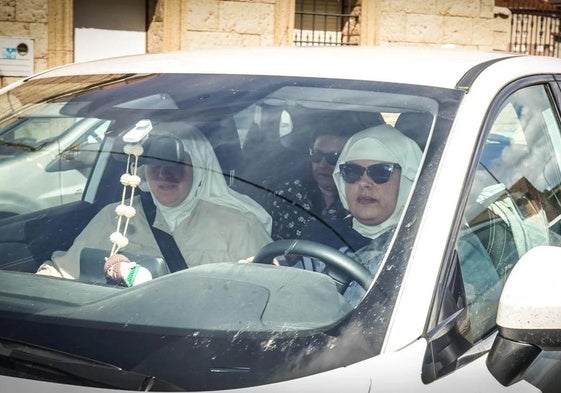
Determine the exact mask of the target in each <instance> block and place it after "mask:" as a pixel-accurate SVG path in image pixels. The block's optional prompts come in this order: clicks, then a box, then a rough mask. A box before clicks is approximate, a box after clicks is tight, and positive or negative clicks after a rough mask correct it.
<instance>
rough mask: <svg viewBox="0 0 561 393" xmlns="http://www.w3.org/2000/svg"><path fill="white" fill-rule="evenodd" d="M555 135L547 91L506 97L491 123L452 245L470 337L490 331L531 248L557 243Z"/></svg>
mask: <svg viewBox="0 0 561 393" xmlns="http://www.w3.org/2000/svg"><path fill="white" fill-rule="evenodd" d="M560 168H561V133H560V129H559V121H558V119H557V113H556V111H555V109H554V106H553V103H552V100H551V98H550V94H549V93H548V87H547V86H545V85H535V86H530V87H526V88H523V89H521V90H518V91H516V92H515V93H513V94H512V95H511V96H509V97H508V98H507V99H506V100H505V102H504V103H503V104H502V106H501V107H500V109H499V111H498V113H497V115H496V117H495V118H494V119H493V121H492V122H491V125H490V129H489V134H488V138H487V141H486V143H485V146H484V148H483V152H482V156H481V159H480V160H479V162H478V166H477V171H476V174H475V178H474V182H473V185H472V187H471V190H470V193H469V199H468V203H467V205H466V211H465V214H464V217H463V222H464V225H463V227H462V229H461V231H460V236H459V238H458V240H457V243H456V249H457V252H458V258H459V262H460V268H461V273H462V279H463V283H464V290H465V296H466V302H467V308H468V315H469V319H470V327H471V329H470V330H471V332H470V336H471V337H469V339H470V341H472V342H474V341H477V340H479V339H481V338H482V337H483V336H484V335H485V334H486V333H488V332H489V331H490V330H492V329H493V328H494V326H495V317H496V312H497V306H498V300H499V296H500V293H501V290H502V287H503V284H504V281H505V280H506V278H507V276H508V274H509V273H510V271H511V270H512V268H513V266H514V265H515V264H516V263H517V262H518V260H519V259H520V257H521V256H522V255H523V254H524V253H526V252H527V251H528V250H530V249H531V248H533V247H536V246H539V245H547V244H560V240H559V239H560V236H559V233H560V232H559V229H558V225H559V224H558V221H559V217H561V202H560V199H559V195H558V192H559V190H558V189H559V185H560V184H561V169H560Z"/></svg>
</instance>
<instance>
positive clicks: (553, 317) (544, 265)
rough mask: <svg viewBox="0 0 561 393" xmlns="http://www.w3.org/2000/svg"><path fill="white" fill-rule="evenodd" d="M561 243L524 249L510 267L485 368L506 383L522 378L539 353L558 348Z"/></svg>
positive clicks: (560, 344) (560, 343) (560, 341)
mask: <svg viewBox="0 0 561 393" xmlns="http://www.w3.org/2000/svg"><path fill="white" fill-rule="evenodd" d="M560 277H561V247H552V246H540V247H536V248H533V249H532V250H530V251H528V252H527V253H526V254H525V255H524V256H523V257H522V258H521V259H520V261H519V262H518V263H517V264H516V266H515V267H514V268H513V269H512V272H511V273H510V276H509V277H508V279H507V281H506V283H505V286H504V289H503V292H502V294H501V298H500V301H499V309H498V312H497V325H498V327H499V332H498V334H497V337H496V338H495V341H494V342H493V346H492V348H491V351H490V353H489V356H488V357H487V368H488V369H489V371H490V372H491V374H492V375H493V376H494V377H495V378H496V379H497V380H498V381H499V382H500V383H501V384H502V385H504V386H509V385H512V384H513V383H515V382H517V381H519V380H520V379H522V377H523V376H524V373H525V372H526V370H527V369H528V368H529V367H530V365H531V364H532V362H533V361H534V360H535V359H536V358H537V357H538V355H539V354H540V353H541V351H544V350H545V351H561V283H560V282H559V278H560Z"/></svg>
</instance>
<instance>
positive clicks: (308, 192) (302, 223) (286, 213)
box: [266, 176, 347, 240]
mask: <svg viewBox="0 0 561 393" xmlns="http://www.w3.org/2000/svg"><path fill="white" fill-rule="evenodd" d="M310 177H311V176H310ZM266 209H267V210H268V212H269V214H270V215H271V217H272V218H273V228H272V233H271V237H272V238H273V240H281V239H300V238H302V237H303V235H304V228H305V227H306V226H307V225H308V224H309V223H310V222H313V221H315V220H318V221H325V220H341V219H342V218H343V217H345V215H347V212H346V211H345V209H344V208H343V206H342V205H341V202H340V201H339V199H336V200H335V201H334V202H333V203H332V204H331V205H330V206H325V203H324V200H323V196H322V194H321V190H320V189H319V187H318V186H317V184H316V183H315V182H314V181H313V179H309V178H303V179H294V180H290V181H286V182H285V183H283V184H282V186H281V187H280V188H279V189H278V190H277V191H275V192H274V193H272V194H271V200H270V201H269V203H268V206H266Z"/></svg>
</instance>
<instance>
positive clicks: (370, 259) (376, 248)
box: [309, 124, 422, 305]
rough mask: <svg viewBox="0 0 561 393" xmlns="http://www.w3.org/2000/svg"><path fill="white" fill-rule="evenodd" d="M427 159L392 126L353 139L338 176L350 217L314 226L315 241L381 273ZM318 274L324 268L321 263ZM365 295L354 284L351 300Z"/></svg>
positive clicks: (339, 164)
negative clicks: (379, 269) (390, 244)
mask: <svg viewBox="0 0 561 393" xmlns="http://www.w3.org/2000/svg"><path fill="white" fill-rule="evenodd" d="M421 155H422V152H421V149H420V148H419V146H418V145H417V144H416V143H415V142H414V141H413V140H412V139H410V138H408V137H406V136H405V135H403V134H402V133H401V132H400V131H398V130H397V129H395V128H394V127H392V126H390V125H387V124H385V125H381V126H377V127H373V128H369V129H366V130H364V131H361V132H359V133H357V134H355V135H354V136H352V137H351V138H350V139H349V140H348V141H347V143H346V144H345V147H344V148H343V150H342V151H341V154H340V156H339V159H338V161H337V164H336V166H335V171H334V172H333V179H334V180H335V185H336V187H337V191H338V193H339V198H340V200H341V203H342V205H343V207H344V208H345V209H347V210H348V211H349V212H350V215H349V216H348V217H347V218H345V219H344V220H343V221H341V222H339V223H333V224H334V227H333V228H331V229H330V230H326V229H325V227H320V226H317V225H316V224H311V227H310V232H309V239H310V240H315V241H319V242H322V243H325V244H328V245H329V246H331V247H334V248H337V249H339V250H340V251H343V252H346V253H348V254H350V255H351V256H352V257H353V258H355V259H357V260H358V261H360V262H361V263H362V264H363V265H364V266H365V267H367V268H368V269H369V270H370V271H371V272H372V273H373V274H374V273H376V271H377V270H378V267H379V265H380V262H381V260H382V257H383V255H384V253H385V251H386V249H387V246H388V244H389V242H390V240H391V238H392V235H393V232H394V230H395V228H396V226H397V223H398V221H399V219H400V217H401V213H402V211H403V208H404V206H405V202H406V201H407V198H408V197H409V192H410V191H411V187H412V185H413V180H414V178H415V175H416V174H417V170H418V169H419V164H420V161H421ZM349 220H351V221H352V223H351V225H348V223H347V222H346V221H349ZM346 228H347V229H346ZM314 270H322V266H317V262H316V266H314ZM363 294H364V290H363V289H362V288H361V287H360V286H359V285H358V284H356V283H355V282H352V283H351V285H350V286H349V288H348V289H347V290H346V292H345V298H346V299H347V301H348V302H349V303H350V304H352V305H356V304H358V302H359V301H360V299H361V298H362V295H363Z"/></svg>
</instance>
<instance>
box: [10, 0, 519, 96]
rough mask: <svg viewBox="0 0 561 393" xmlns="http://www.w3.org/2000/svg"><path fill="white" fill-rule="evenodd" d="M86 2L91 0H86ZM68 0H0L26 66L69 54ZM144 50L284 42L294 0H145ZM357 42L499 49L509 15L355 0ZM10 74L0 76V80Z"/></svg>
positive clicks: (443, 1) (62, 60)
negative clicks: (29, 43)
mask: <svg viewBox="0 0 561 393" xmlns="http://www.w3.org/2000/svg"><path fill="white" fill-rule="evenodd" d="M92 1H93V0H92ZM72 4H73V0H0V35H7V36H19V37H28V38H32V39H33V40H34V51H35V59H34V70H35V72H39V71H42V70H44V69H46V68H48V67H53V66H57V65H61V64H66V63H69V62H71V61H72V59H73V22H72V19H73V16H72ZM147 4H148V26H147V40H146V41H147V48H146V50H147V52H148V53H153V52H165V51H171V50H181V49H194V48H209V47H224V46H271V45H291V40H292V30H293V28H294V7H295V0H148V3H147ZM355 4H356V7H355V9H354V10H353V13H360V18H359V22H358V23H356V24H355V25H353V26H350V28H349V29H348V30H346V31H350V32H351V35H352V38H353V42H355V41H356V42H358V43H360V44H361V45H404V44H407V45H419V46H421V45H422V46H427V45H429V46H435V45H443V44H453V45H457V46H462V47H469V48H475V49H481V50H506V49H507V48H508V42H509V38H510V36H509V33H510V18H509V16H510V14H509V12H508V10H507V9H506V8H499V7H495V0H462V1H458V0H424V1H411V0H357V1H356V3H355ZM16 79H18V78H15V77H12V78H0V85H1V86H4V85H6V84H8V83H11V82H13V81H14V80H16Z"/></svg>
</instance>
